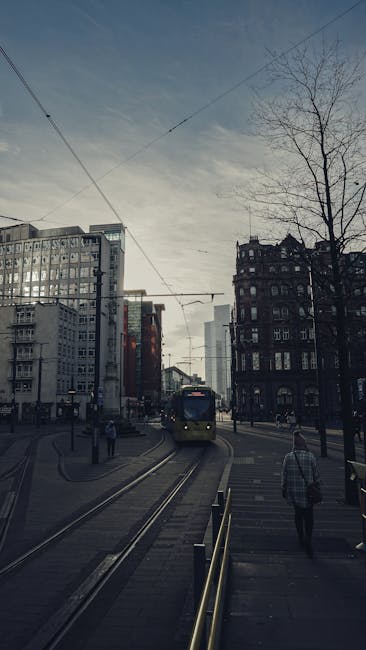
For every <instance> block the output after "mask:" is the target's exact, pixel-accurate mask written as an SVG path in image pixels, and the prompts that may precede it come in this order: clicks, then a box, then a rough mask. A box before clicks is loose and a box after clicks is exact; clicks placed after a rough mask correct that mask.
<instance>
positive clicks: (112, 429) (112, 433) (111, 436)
mask: <svg viewBox="0 0 366 650" xmlns="http://www.w3.org/2000/svg"><path fill="white" fill-rule="evenodd" d="M105 435H106V439H107V453H108V456H109V457H110V456H112V457H113V456H114V452H115V447H116V438H117V431H116V425H115V424H114V421H113V420H109V422H108V423H107V426H106V428H105Z"/></svg>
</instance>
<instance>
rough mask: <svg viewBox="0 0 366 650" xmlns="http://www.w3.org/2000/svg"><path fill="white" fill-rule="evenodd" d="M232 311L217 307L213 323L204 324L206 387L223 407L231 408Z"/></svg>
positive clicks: (228, 308) (224, 306)
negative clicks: (230, 324) (210, 389)
mask: <svg viewBox="0 0 366 650" xmlns="http://www.w3.org/2000/svg"><path fill="white" fill-rule="evenodd" d="M230 311H231V308H230V305H217V306H215V307H214V319H213V321H209V322H206V323H205V324H204V342H205V380H206V385H207V386H210V387H211V388H213V390H214V391H215V393H216V395H217V399H218V401H219V404H218V405H221V404H222V405H223V406H229V405H230V399H231V363H230V360H231V344H230V333H229V323H230V319H231V313H230Z"/></svg>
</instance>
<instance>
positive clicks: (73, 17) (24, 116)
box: [0, 0, 366, 376]
mask: <svg viewBox="0 0 366 650" xmlns="http://www.w3.org/2000/svg"><path fill="white" fill-rule="evenodd" d="M355 4H356V3H355V2H352V0H348V1H347V0H129V1H127V0H74V1H68V0H47V2H46V1H45V0H17V2H14V1H13V0H2V7H1V21H0V45H1V47H2V48H3V50H4V51H5V52H6V54H7V55H8V56H9V57H10V59H11V60H12V61H13V63H14V64H15V65H16V67H17V68H18V70H19V71H20V72H21V74H22V75H23V77H24V78H25V80H26V82H27V83H28V85H29V86H30V87H31V89H32V91H33V92H34V93H35V95H36V96H37V98H38V100H39V101H40V102H41V104H42V106H43V107H45V109H46V111H47V113H49V114H50V115H51V117H52V119H53V121H54V122H55V124H56V125H57V127H58V128H59V130H60V131H61V133H62V134H63V136H64V137H65V138H66V139H67V141H68V142H69V143H70V145H71V146H72V148H73V149H74V150H75V152H76V153H77V155H78V156H79V158H80V160H82V162H83V164H84V165H85V167H86V168H87V169H88V171H89V173H90V174H91V175H92V177H93V178H94V179H95V180H97V182H98V184H99V185H100V187H101V189H102V191H103V193H104V194H105V196H106V197H107V198H108V201H109V202H110V203H111V204H112V205H113V207H114V210H115V211H116V213H117V214H118V219H119V220H120V221H122V222H123V224H124V225H125V226H126V227H127V238H126V258H125V288H126V289H129V290H131V289H145V290H146V292H147V294H148V295H153V294H167V293H168V294H169V295H168V296H166V297H152V298H151V300H153V301H154V302H159V303H160V302H163V303H164V304H165V312H164V314H163V335H164V347H163V351H164V359H163V363H164V365H166V366H167V365H168V359H169V361H170V363H171V364H172V365H173V364H175V365H179V367H180V368H181V369H182V370H184V371H186V372H188V369H189V354H190V351H189V350H190V344H191V349H192V352H191V369H192V372H197V373H198V374H200V375H202V376H204V360H203V356H199V355H203V354H204V349H203V348H202V346H203V344H204V339H203V333H204V322H205V321H210V320H212V319H213V306H215V305H220V304H231V305H232V304H233V300H234V296H233V287H232V279H233V275H234V273H235V255H236V241H239V243H245V242H246V241H248V238H249V235H250V234H253V235H258V236H259V238H260V240H265V239H266V238H269V236H270V233H269V229H268V228H266V224H265V223H263V222H259V221H257V220H256V219H255V218H252V217H251V216H250V211H249V210H248V206H247V205H245V203H244V202H243V199H241V198H240V197H239V196H238V195H237V192H236V191H235V188H237V187H245V186H248V185H249V184H250V183H251V182H252V180H253V177H254V175H255V173H256V170H257V169H259V168H261V167H263V166H267V168H268V167H269V168H270V167H271V160H272V159H271V156H272V154H271V151H270V150H269V149H267V148H266V146H265V145H264V144H263V143H262V142H260V141H258V138H256V137H255V136H254V135H253V132H252V129H251V128H250V117H251V115H252V112H253V99H254V92H255V90H256V91H258V89H260V91H261V92H263V89H265V91H266V92H267V91H268V92H269V93H270V89H269V88H267V86H266V77H265V71H264V70H263V67H264V66H265V65H266V64H267V63H268V61H269V60H270V58H271V56H273V53H280V52H283V51H285V50H287V49H288V48H290V47H291V46H293V45H294V44H296V43H298V42H300V41H302V40H303V39H306V38H308V37H309V43H311V45H314V46H316V45H317V44H318V43H320V42H321V39H323V38H325V39H326V40H328V41H334V39H335V38H337V37H338V38H339V39H340V40H341V42H342V47H343V48H344V51H345V53H346V54H350V55H353V54H359V53H360V51H362V49H363V48H364V46H365V39H364V25H365V24H366V1H365V0H364V1H363V2H360V3H357V6H354V7H353V5H355ZM351 7H353V8H352V9H351V10H350V11H349V12H348V13H347V14H346V15H345V16H343V17H342V18H339V19H338V20H335V21H334V22H332V24H330V25H328V26H327V27H325V28H324V29H321V28H322V27H323V26H324V25H326V24H327V23H330V22H331V21H333V20H334V19H335V18H336V17H337V16H339V15H340V14H342V13H343V12H345V11H346V10H347V9H349V8H351ZM315 32H317V33H316V34H314V33H315ZM312 34H314V35H313V36H311V35H312ZM177 125H179V126H177ZM176 126H177V128H173V127H176ZM169 129H173V130H172V131H171V132H170V133H169ZM274 164H275V161H274V160H273V165H274ZM0 215H3V216H2V217H0V222H1V224H2V225H12V222H11V221H7V220H6V219H5V218H4V217H12V218H16V219H21V220H24V221H30V222H31V223H33V224H34V225H35V226H37V227H38V228H41V229H42V228H52V227H57V226H71V225H76V224H77V225H80V226H81V227H82V228H85V229H86V230H87V229H88V226H89V225H90V224H93V223H94V224H95V223H98V224H100V223H112V222H115V221H116V220H117V217H116V216H115V213H113V212H112V211H111V209H110V207H109V206H108V204H107V203H106V202H105V201H104V200H103V198H102V197H101V195H100V194H99V193H98V192H97V190H96V188H95V187H93V186H91V184H90V180H89V178H88V177H87V176H86V174H85V171H84V170H83V169H82V167H81V166H80V165H78V163H77V162H76V160H75V159H74V158H73V157H72V155H71V153H70V151H69V150H68V149H67V147H66V146H65V144H64V142H63V141H62V139H61V138H60V137H59V135H58V134H57V133H56V131H55V130H54V129H53V128H52V127H51V125H50V123H49V120H48V119H47V118H46V117H45V115H44V114H43V113H42V110H41V109H40V107H39V106H37V104H36V102H35V101H34V100H33V99H32V97H31V96H30V94H29V93H27V91H26V89H25V88H24V86H23V85H22V84H21V82H20V80H19V78H18V77H17V76H16V74H15V73H14V71H13V70H12V68H11V67H10V65H9V63H8V62H7V61H6V59H5V58H4V56H2V55H0ZM280 234H281V233H280ZM285 234H286V233H283V236H285ZM136 241H137V242H138V246H137V245H136ZM141 249H142V250H141ZM142 251H143V252H142ZM172 293H173V294H174V293H176V294H193V293H202V295H200V296H189V295H185V296H181V297H179V298H176V297H174V296H172V295H170V294H172ZM204 294H209V295H204ZM211 294H217V295H215V297H214V300H212V299H211ZM197 300H198V301H200V302H195V301H197ZM188 303H191V304H188ZM169 355H170V356H169Z"/></svg>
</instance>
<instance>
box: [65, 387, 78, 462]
mask: <svg viewBox="0 0 366 650" xmlns="http://www.w3.org/2000/svg"><path fill="white" fill-rule="evenodd" d="M67 392H68V395H69V397H70V398H71V417H70V419H71V431H70V449H71V451H74V397H75V395H76V390H75V388H74V377H72V378H71V387H70V388H69V390H68V391H67Z"/></svg>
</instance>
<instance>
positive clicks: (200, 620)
mask: <svg viewBox="0 0 366 650" xmlns="http://www.w3.org/2000/svg"><path fill="white" fill-rule="evenodd" d="M218 501H219V503H218V504H214V505H213V506H212V530H213V539H212V546H213V553H212V558H211V561H210V564H209V568H208V572H207V577H206V578H205V579H203V576H204V574H205V568H204V567H203V565H205V564H206V560H205V545H204V544H195V545H194V548H195V553H196V550H197V556H198V557H199V559H198V561H197V560H196V558H195V568H196V569H198V573H199V576H201V579H200V577H198V579H197V576H195V589H196V591H197V589H200V593H201V597H200V598H199V599H198V597H197V594H195V604H196V605H197V610H196V617H195V621H194V625H193V630H192V634H191V640H190V643H189V646H188V649H189V650H203V649H205V650H214V649H215V648H218V647H219V646H218V644H219V641H220V633H221V621H222V613H223V606H224V599H225V587H226V579H227V573H228V566H229V552H230V533H231V490H230V489H229V490H228V494H227V499H226V504H225V505H224V500H223V493H222V492H219V493H218ZM220 519H221V522H220ZM202 563H203V564H202ZM202 567H203V568H202ZM199 583H201V584H199ZM209 607H212V609H209Z"/></svg>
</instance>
